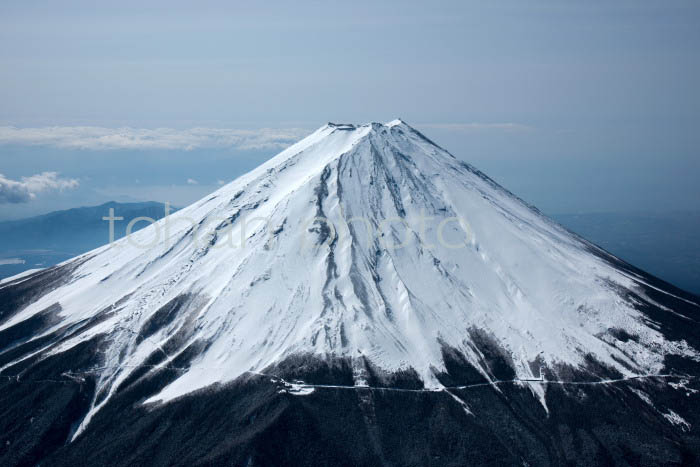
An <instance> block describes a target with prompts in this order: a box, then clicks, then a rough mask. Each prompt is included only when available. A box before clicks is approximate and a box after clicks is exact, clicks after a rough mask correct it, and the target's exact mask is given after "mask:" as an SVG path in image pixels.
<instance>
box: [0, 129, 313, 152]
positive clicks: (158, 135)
mask: <svg viewBox="0 0 700 467" xmlns="http://www.w3.org/2000/svg"><path fill="white" fill-rule="evenodd" d="M308 133H309V132H308V131H307V130H303V129H299V128H291V129H273V128H261V129H257V130H234V129H225V128H191V129H188V130H174V129H172V128H157V129H143V128H140V129H139V128H128V127H126V128H102V127H90V126H81V127H78V126H76V127H67V126H62V127H57V126H55V127H44V128H16V127H11V126H0V144H16V145H34V146H54V147H59V148H68V149H92V150H113V149H176V150H177V149H179V150H192V149H201V148H204V149H206V148H209V149H213V148H237V149H279V148H283V147H287V146H289V145H290V144H292V143H295V142H296V141H297V140H299V139H300V138H302V137H303V136H306V135H307V134H308Z"/></svg>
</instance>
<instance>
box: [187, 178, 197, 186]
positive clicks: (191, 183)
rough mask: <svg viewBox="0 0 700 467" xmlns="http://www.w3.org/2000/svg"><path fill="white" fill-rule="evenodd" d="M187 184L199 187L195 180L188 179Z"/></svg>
mask: <svg viewBox="0 0 700 467" xmlns="http://www.w3.org/2000/svg"><path fill="white" fill-rule="evenodd" d="M187 184H188V185H199V182H198V181H197V180H195V179H194V178H188V179H187Z"/></svg>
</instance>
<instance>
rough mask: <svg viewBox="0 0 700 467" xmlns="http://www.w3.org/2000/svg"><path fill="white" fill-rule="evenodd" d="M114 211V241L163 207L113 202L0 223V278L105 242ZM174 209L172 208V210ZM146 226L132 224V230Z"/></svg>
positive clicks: (158, 214) (156, 215) (159, 213)
mask: <svg viewBox="0 0 700 467" xmlns="http://www.w3.org/2000/svg"><path fill="white" fill-rule="evenodd" d="M110 209H114V214H115V216H117V217H123V218H124V220H120V221H115V222H114V238H115V239H119V238H122V237H123V236H124V235H125V234H126V228H127V225H128V224H129V222H131V221H132V220H133V219H136V218H138V217H149V218H152V219H154V220H158V219H161V218H163V217H164V215H165V206H164V205H163V204H162V203H157V202H152V201H149V202H142V203H117V202H114V201H112V202H109V203H105V204H101V205H99V206H90V207H79V208H74V209H68V210H65V211H56V212H51V213H49V214H44V215H42V216H36V217H30V218H27V219H21V220H14V221H4V222H0V279H1V278H5V277H9V276H13V275H15V274H19V273H21V272H23V271H26V270H29V269H40V268H45V267H49V266H53V265H54V264H57V263H60V262H62V261H65V260H67V259H69V258H72V257H74V256H76V255H79V254H81V253H85V252H86V251H90V250H92V249H94V248H97V247H100V246H102V245H105V244H106V243H108V242H109V222H108V221H105V220H103V219H102V218H103V217H106V216H109V213H110ZM176 210H177V209H172V211H173V212H174V211H176ZM146 226H148V222H145V221H144V222H138V223H136V224H134V226H133V229H132V230H133V231H134V232H135V231H138V230H140V229H142V228H144V227H146Z"/></svg>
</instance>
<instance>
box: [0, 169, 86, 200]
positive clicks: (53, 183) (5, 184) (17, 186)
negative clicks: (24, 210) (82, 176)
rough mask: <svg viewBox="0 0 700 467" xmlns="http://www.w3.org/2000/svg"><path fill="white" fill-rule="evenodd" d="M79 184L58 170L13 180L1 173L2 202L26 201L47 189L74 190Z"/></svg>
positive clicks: (0, 189)
mask: <svg viewBox="0 0 700 467" xmlns="http://www.w3.org/2000/svg"><path fill="white" fill-rule="evenodd" d="M78 185H79V183H78V180H76V179H73V178H61V177H59V176H58V173H57V172H42V173H40V174H36V175H32V176H31V177H22V178H21V179H20V180H12V179H9V178H7V177H5V176H4V175H3V174H0V204H6V203H26V202H28V201H31V200H32V199H34V198H36V195H37V194H38V193H41V192H46V191H63V190H72V189H75V188H77V187H78Z"/></svg>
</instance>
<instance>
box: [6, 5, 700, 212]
mask: <svg viewBox="0 0 700 467" xmlns="http://www.w3.org/2000/svg"><path fill="white" fill-rule="evenodd" d="M0 63H2V66H0V127H2V128H0V174H2V176H1V177H0V218H10V217H20V216H23V215H29V214H34V213H38V212H43V211H47V210H50V209H55V208H60V207H68V206H74V205H76V204H94V203H96V202H101V201H106V200H107V199H124V200H126V199H156V200H162V201H164V200H171V201H173V202H175V203H177V204H185V203H187V202H189V201H193V200H194V199H196V198H197V197H199V196H203V195H204V194H206V192H208V191H210V190H212V189H214V188H215V187H216V186H217V184H218V183H219V181H230V180H232V179H233V178H235V177H236V176H237V175H240V174H241V173H242V172H243V171H245V170H248V169H250V168H252V167H254V166H255V165H257V164H258V163H260V162H262V161H263V160H265V159H266V158H268V157H269V156H271V155H273V154H274V153H275V152H277V151H278V150H279V148H280V147H283V146H284V145H286V144H289V143H290V142H291V141H294V140H295V139H296V138H298V137H300V136H302V135H303V134H305V132H309V131H311V130H313V129H315V128H316V127H318V126H320V125H322V124H323V123H325V122H327V121H350V122H367V121H388V120H391V119H393V118H396V117H401V118H403V119H404V120H406V121H407V122H408V123H409V124H412V125H414V126H416V127H417V128H419V129H421V130H422V131H424V132H425V133H426V134H428V136H430V137H431V138H433V139H434V140H436V141H437V142H438V143H440V144H441V145H442V146H444V147H446V148H447V149H448V150H450V151H451V152H452V153H453V154H455V155H456V156H457V157H459V158H461V159H465V160H468V161H470V162H472V163H473V164H475V165H476V166H477V167H479V168H481V169H482V170H484V171H485V172H486V173H488V174H489V175H491V176H492V177H493V178H495V179H496V180H497V181H499V182H500V183H502V184H503V185H505V186H506V187H508V188H509V189H511V190H512V191H514V192H516V193H517V194H519V195H520V196H522V197H523V198H525V199H527V200H528V201H530V202H532V203H534V204H536V205H537V206H539V207H540V208H542V209H543V210H545V211H546V212H577V211H611V210H647V209H653V210H660V209H698V208H700V183H699V182H698V181H699V180H700V154H699V152H700V149H699V148H700V131H698V126H699V124H700V90H699V86H700V85H699V84H698V83H700V3H699V2H697V1H696V0H692V1H676V0H665V1H644V0H633V1H614V2H611V1H609V0H607V1H585V2H584V1H580V2H574V1H561V0H556V1H547V2H542V1H535V0H529V1H522V0H518V1H509V2H505V1H497V0H488V1H487V0H484V1H481V2H469V1H455V2H425V1H420V2H405V1H404V2H381V3H380V2H362V1H352V2H348V1H344V2H332V1H322V2H299V1H297V2H284V3H282V2H270V1H267V2H235V1H226V2H206V1H198V2H192V1H188V2H184V1H182V2H181V1H172V0H170V1H149V2H143V1H141V2H131V1H120V2H95V1H94V0H93V1H84V2H82V1H81V2H73V1H62V2H49V1H44V2H39V1H32V0H22V1H12V0H10V1H8V0H5V1H3V2H2V3H0ZM85 127H98V128H85ZM126 127H128V129H126ZM193 128H197V129H198V130H192V129H193ZM261 129H262V130H261ZM222 130H226V131H222ZM228 130H231V131H228ZM53 172H58V173H57V174H53Z"/></svg>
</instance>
